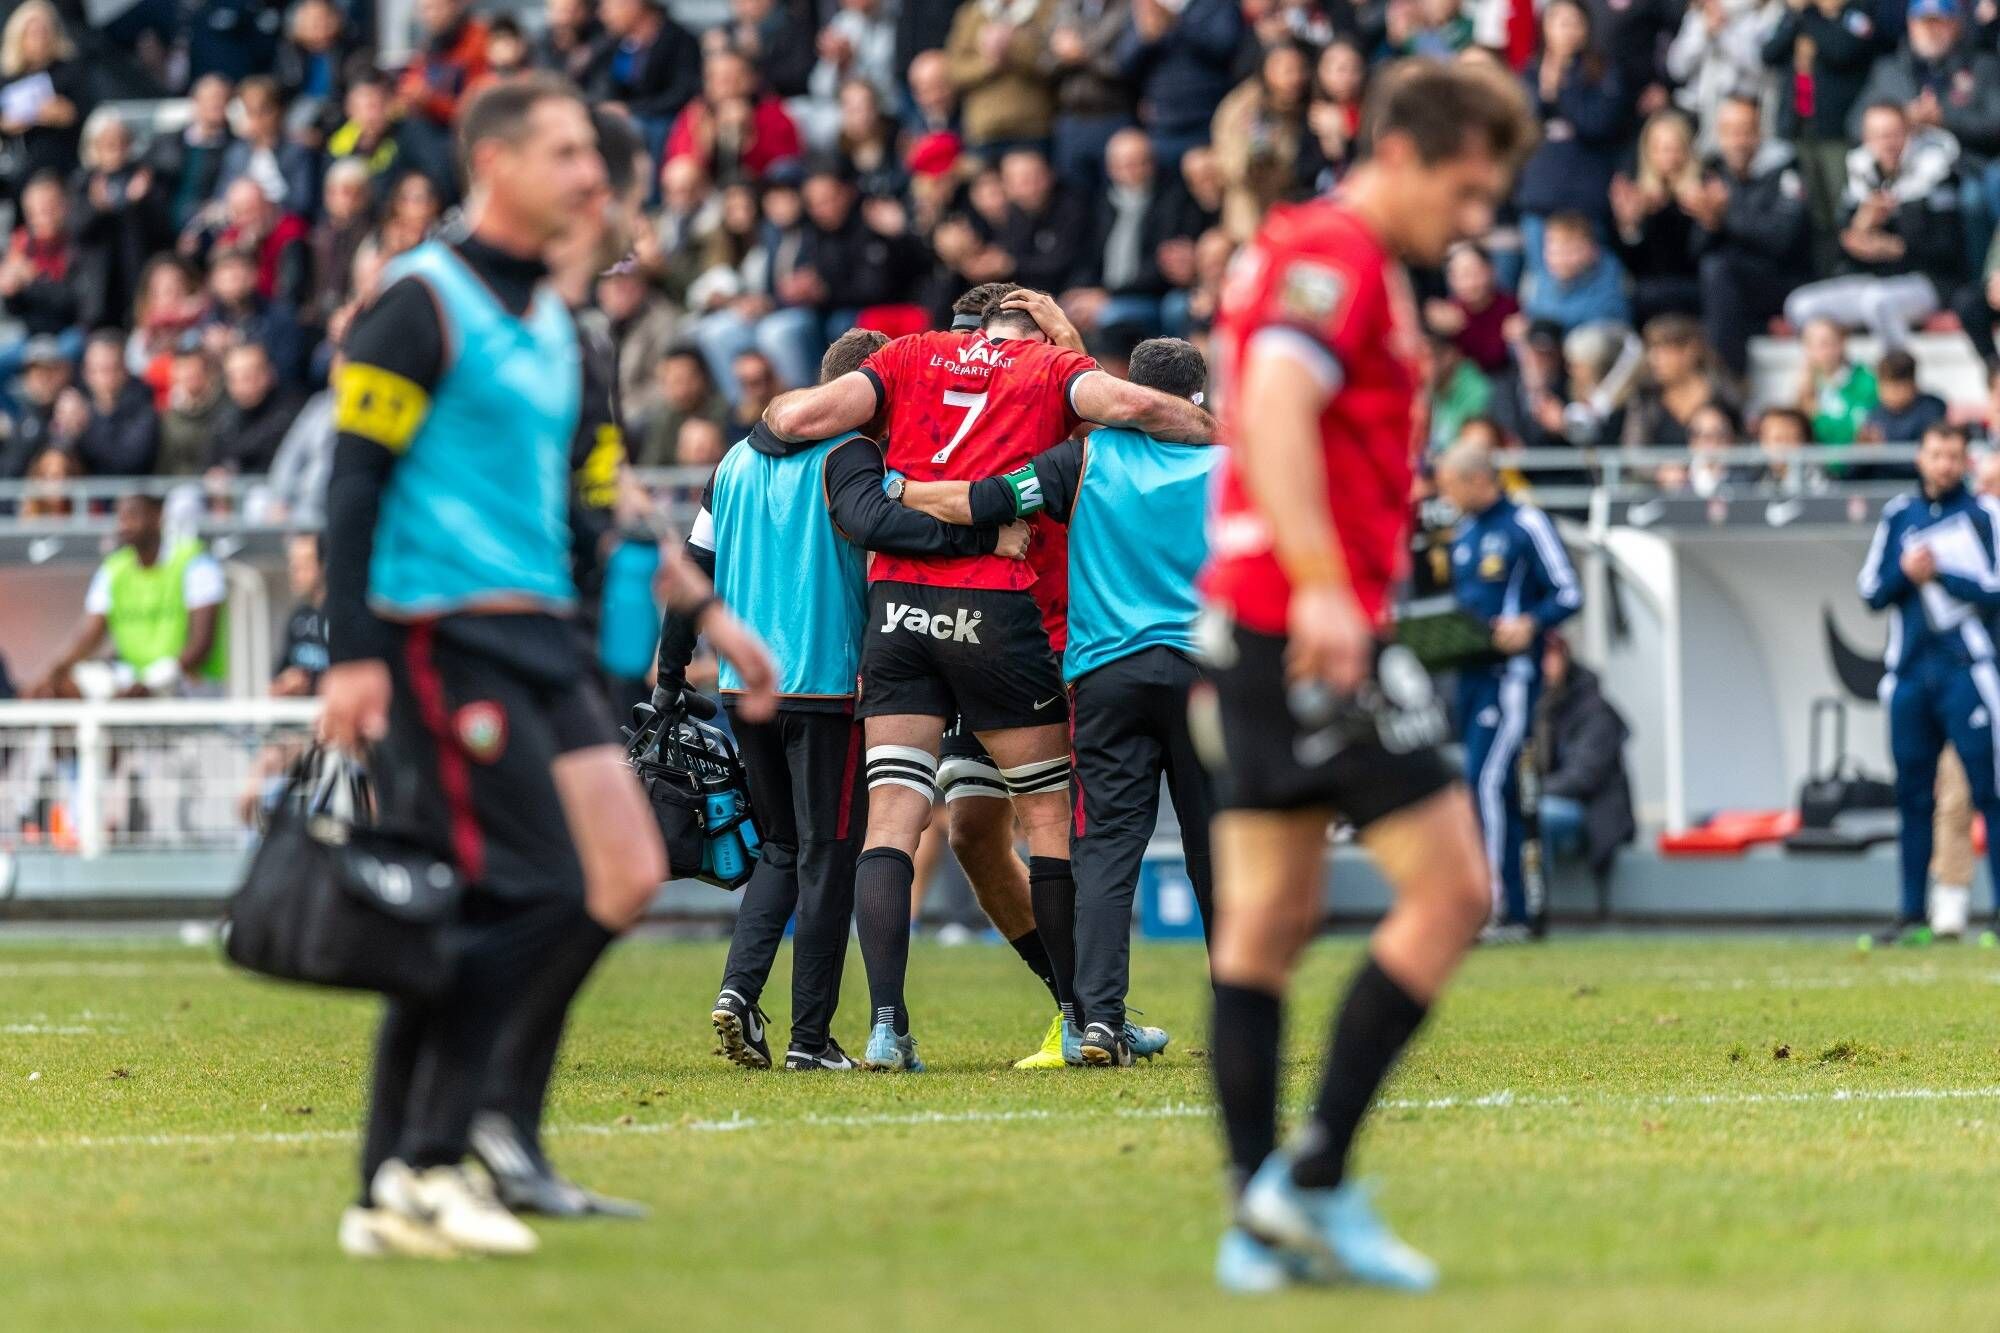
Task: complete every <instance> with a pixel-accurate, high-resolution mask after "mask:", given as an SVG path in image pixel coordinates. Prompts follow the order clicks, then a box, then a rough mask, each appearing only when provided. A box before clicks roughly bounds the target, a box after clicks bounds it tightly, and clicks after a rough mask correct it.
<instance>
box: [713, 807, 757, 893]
mask: <svg viewBox="0 0 2000 1333" xmlns="http://www.w3.org/2000/svg"><path fill="white" fill-rule="evenodd" d="M703 799H704V801H705V803H706V810H707V814H708V826H709V827H710V828H711V829H715V828H723V827H725V826H726V825H727V824H728V823H729V822H730V821H731V820H733V819H735V818H736V793H735V792H733V791H713V792H710V793H709V794H708V795H707V796H706V797H705V798H703ZM706 860H707V863H708V864H707V867H706V868H707V870H708V872H709V873H710V874H712V875H714V876H715V878H717V879H719V880H721V881H722V882H723V883H725V884H734V883H735V882H736V880H737V879H738V877H740V876H741V875H742V874H743V872H744V870H745V869H746V868H747V867H748V865H749V859H748V856H747V855H746V853H745V852H744V848H743V839H742V838H741V837H740V836H739V835H738V832H737V830H735V829H733V828H732V829H729V830H728V831H727V832H725V833H722V834H710V835H709V839H708V852H707V856H706Z"/></svg>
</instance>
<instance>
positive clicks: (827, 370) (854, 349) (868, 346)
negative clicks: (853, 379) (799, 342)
mask: <svg viewBox="0 0 2000 1333" xmlns="http://www.w3.org/2000/svg"><path fill="white" fill-rule="evenodd" d="M888 345H889V335H888V334H886V333H881V332H878V331H877V330H875V329H849V330H848V331H847V332H845V333H843V334H841V335H840V336H839V337H838V338H836V339H834V340H833V346H831V347H829V348H827V349H826V355H825V356H823V357H821V358H820V359H819V382H820V383H821V384H831V383H833V382H834V381H835V380H837V379H839V378H840V377H841V376H842V375H845V374H847V373H849V372H850V371H855V370H859V369H861V363H862V362H863V361H866V360H867V359H868V358H869V357H871V356H873V355H875V352H876V350H877V349H878V348H882V347H887V346H888Z"/></svg>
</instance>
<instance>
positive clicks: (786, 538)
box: [660, 329, 1027, 1070]
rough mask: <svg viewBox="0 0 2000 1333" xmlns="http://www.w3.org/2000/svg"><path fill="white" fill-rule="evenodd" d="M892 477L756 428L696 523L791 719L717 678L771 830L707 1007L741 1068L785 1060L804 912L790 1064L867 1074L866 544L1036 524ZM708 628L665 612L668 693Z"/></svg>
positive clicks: (940, 548) (853, 355)
mask: <svg viewBox="0 0 2000 1333" xmlns="http://www.w3.org/2000/svg"><path fill="white" fill-rule="evenodd" d="M887 341H888V339H887V338H885V337H883V336H882V335H881V334H879V333H871V332H868V331H866V330H862V329H852V330H849V331H848V332H847V333H845V334H843V335H842V336H841V338H840V339H839V341H837V342H836V343H834V345H833V346H832V347H831V348H829V349H828V350H827V353H826V358H825V360H824V361H823V362H821V365H820V375H821V380H822V382H826V381H829V380H834V379H838V378H839V377H840V376H842V375H845V374H847V373H848V372H849V371H852V370H854V369H855V368H856V367H858V366H859V365H860V364H861V363H862V362H863V361H865V360H866V359H867V358H868V355H869V354H870V353H871V352H873V351H875V349H876V348H878V347H880V346H881V345H882V344H883V343H885V342H887ZM882 477H883V469H882V451H881V448H880V447H879V446H878V445H877V444H876V442H875V441H874V440H872V439H870V438H869V437H868V436H866V435H860V434H855V433H852V432H850V433H848V434H846V435H841V436H838V437H836V438H834V439H831V440H819V441H814V442H809V443H802V444H788V443H786V442H784V441H782V440H779V439H778V438H777V437H776V436H775V435H772V434H771V433H770V431H769V430H767V429H766V428H765V427H764V426H763V425H761V424H760V425H758V426H757V427H756V428H755V429H754V430H752V431H751V433H750V436H749V438H748V439H746V440H744V441H743V442H742V443H740V444H738V445H737V446H736V447H735V448H734V449H732V450H731V451H730V452H729V454H728V455H727V456H726V457H725V458H724V459H723V460H722V462H721V464H720V465H718V466H717V468H716V470H715V476H714V477H713V478H712V479H711V480H710V482H709V487H708V492H707V494H705V495H704V496H703V497H702V507H701V513H700V514H699V515H697V516H696V519H695V523H694V527H693V529H692V530H691V531H690V533H689V534H688V542H687V549H688V554H689V556H690V557H691V558H692V559H693V560H694V562H695V563H696V564H698V565H700V566H701V567H702V568H703V569H705V570H706V571H708V573H709V575H710V577H712V578H713V579H714V580H715V591H716V596H718V597H721V598H725V599H727V601H728V603H729V605H730V606H731V607H733V608H735V610H736V612H737V614H738V615H739V616H741V617H742V619H743V620H744V621H745V622H746V623H747V624H749V625H750V626H752V627H753V628H754V629H755V630H756V631H757V633H758V634H759V635H760V636H762V637H763V639H764V641H765V642H766V643H768V644H770V645H771V650H772V656H773V657H774V658H775V659H776V660H777V663H778V676H779V679H778V714H777V716H776V717H775V718H773V719H772V720H771V721H769V722H764V723H752V722H747V721H745V720H744V719H742V718H740V717H738V716H736V715H735V710H734V707H733V700H734V696H735V692H736V690H737V689H738V688H740V681H738V679H737V678H736V676H735V673H734V671H733V669H731V668H730V667H729V666H728V665H727V664H725V665H724V667H723V669H722V672H721V675H720V681H719V684H720V688H721V692H722V694H723V697H724V702H725V703H729V704H732V707H731V718H730V721H731V729H732V730H733V731H734V733H735V735H736V740H737V745H738V747H739V749H740V751H741V754H742V758H743V768H744V776H745V778H746V779H747V780H748V784H749V788H750V803H751V806H752V808H753V809H754V810H755V811H756V815H757V831H758V834H759V835H760V838H761V840H762V851H761V853H760V856H759V859H758V864H757V869H756V872H755V873H754V874H753V875H752V876H751V877H750V882H749V883H748V884H747V885H745V886H744V890H743V902H742V906H741V908H740V909H739V910H738V912H737V916H736V928H735V930H734V932H733V933H732V936H731V939H730V946H729V958H728V961H727V962H726V963H725V964H724V967H723V977H722V990H721V993H720V994H719V995H718V996H717V998H716V1001H715V1008H714V1011H713V1013H712V1014H711V1019H712V1021H713V1022H714V1024H715V1031H716V1037H717V1039H718V1041H719V1042H720V1044H721V1049H722V1053H723V1054H724V1055H725V1056H727V1057H728V1058H729V1059H730V1060H731V1061H733V1062H734V1063H736V1064H739V1065H742V1066H744V1067H745V1068H751V1069H768V1068H770V1065H771V1051H770V1045H769V1043H768V1042H767V1041H766V1040H765V1036H764V1016H763V1012H762V1011H761V1010H760V1009H759V1008H758V1000H759V998H760V996H761V995H762V993H763V989H764V982H765V980H766V979H767V978H768V977H769V976H770V974H771V965H772V963H773V962H774V961H775V960H776V959H777V955H778V944H779V941H780V940H781V939H782V938H783V937H784V933H785V923H786V922H787V921H788V920H790V919H791V916H792V914H793V911H794V909H796V910H797V913H798V931H797V938H796V939H795V940H794V942H793V946H792V1038H791V1046H790V1048H789V1049H788V1050H787V1052H786V1055H785V1068H787V1069H792V1070H825V1069H852V1068H854V1064H853V1062H852V1061H851V1060H849V1059H848V1057H847V1055H846V1053H845V1052H844V1051H842V1050H841V1048H840V1043H839V1042H837V1041H835V1040H834V1039H833V1034H832V1032H831V1030H830V1029H831V1024H832V1021H833V1011H834V1006H835V1004H836V1003H837V1002H838V1000H839V998H840V977H841V965H842V963H843V962H844V960H845V959H846V957H847V936H848V929H849V922H850V918H851V917H852V914H853V909H854V862H855V856H856V853H857V852H858V851H859V849H860V839H861V833H862V830H863V829H864V828H865V827H866V825H867V822H868V821H867V796H868V790H867V786H866V784H865V783H863V782H860V781H857V780H856V779H857V777H858V776H859V774H858V773H857V768H858V766H859V764H860V762H861V753H862V750H861V728H860V724H859V723H857V722H856V721H855V719H854V693H855V678H856V674H857V672H858V670H859V667H860V661H861V634H862V631H863V629H864V628H865V627H866V624H867V616H868V596H867V593H868V587H867V554H866V552H867V551H870V550H883V551H894V552H897V553H900V554H912V555H917V554H951V555H981V554H986V553H990V552H993V551H995V550H1000V551H1001V553H1002V554H1005V555H1007V556H1009V557H1010V558H1013V559H1019V558H1020V557H1021V556H1022V555H1023V554H1024V553H1025V552H1026V550H1027V532H1026V530H1025V528H1022V527H1020V526H1018V525H1015V526H1012V527H1010V528H1009V529H1008V530H1007V531H1004V532H1003V531H1002V530H1001V528H1000V526H999V525H990V526H987V527H982V528H964V527H954V526H950V525H948V524H944V523H940V522H937V521H936V520H934V519H931V518H927V517H925V516H924V515H922V514H918V513H914V512H912V511H911V510H908V509H905V508H903V507H902V506H901V505H899V504H897V503H896V502H895V501H893V500H891V499H890V498H889V497H888V496H887V495H885V494H883V489H882ZM694 639H695V636H694V631H693V629H692V627H691V624H690V618H688V617H685V616H676V615H674V614H673V613H672V612H669V613H668V615H667V616H666V617H665V621H664V623H663V625H662V627H661V634H660V680H661V682H662V686H663V688H664V689H665V691H666V692H667V693H668V694H670V695H678V693H679V690H680V688H684V685H683V684H682V679H683V676H684V674H685V672H686V670H687V666H688V660H689V658H690V657H691V656H692V655H693V652H694Z"/></svg>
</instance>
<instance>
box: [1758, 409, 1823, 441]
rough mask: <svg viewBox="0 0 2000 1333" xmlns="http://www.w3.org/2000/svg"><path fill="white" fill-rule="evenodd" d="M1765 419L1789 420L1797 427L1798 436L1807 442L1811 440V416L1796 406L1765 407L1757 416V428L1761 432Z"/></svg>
mask: <svg viewBox="0 0 2000 1333" xmlns="http://www.w3.org/2000/svg"><path fill="white" fill-rule="evenodd" d="M1767 421H1789V422H1791V423H1792V424H1793V425H1795V426H1797V427H1798V428H1799V436H1800V438H1801V439H1803V440H1804V441H1805V443H1807V444H1811V443H1812V442H1813V427H1812V418H1811V417H1809V416H1807V415H1806V414H1805V413H1803V412H1801V411H1799V409H1798V408H1796V407H1773V408H1767V409H1766V410H1765V412H1764V415H1763V416H1761V417H1758V418H1757V429H1758V431H1759V432H1762V430H1763V429H1764V423H1765V422H1767Z"/></svg>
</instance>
